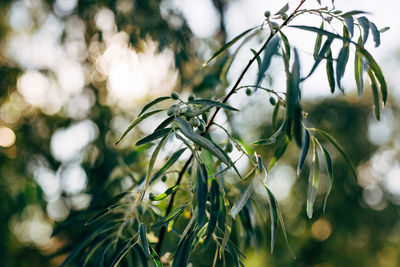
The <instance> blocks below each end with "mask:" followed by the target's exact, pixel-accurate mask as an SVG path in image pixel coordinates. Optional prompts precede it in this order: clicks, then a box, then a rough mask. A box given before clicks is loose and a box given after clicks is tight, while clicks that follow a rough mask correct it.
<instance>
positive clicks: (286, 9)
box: [275, 4, 289, 15]
mask: <svg viewBox="0 0 400 267" xmlns="http://www.w3.org/2000/svg"><path fill="white" fill-rule="evenodd" d="M288 10H289V4H285V5H284V6H283V7H282V8H281V9H279V11H278V12H276V13H275V15H280V14H283V13H285V12H286V11H288Z"/></svg>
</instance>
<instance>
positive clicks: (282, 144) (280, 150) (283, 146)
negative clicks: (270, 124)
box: [268, 136, 290, 169]
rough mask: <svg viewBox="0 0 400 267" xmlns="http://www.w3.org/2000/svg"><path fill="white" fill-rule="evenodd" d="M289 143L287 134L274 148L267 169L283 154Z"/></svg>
mask: <svg viewBox="0 0 400 267" xmlns="http://www.w3.org/2000/svg"><path fill="white" fill-rule="evenodd" d="M289 143H290V139H289V137H287V136H286V137H285V138H283V139H282V140H281V142H280V144H279V145H278V147H277V148H276V149H275V152H274V156H273V158H272V159H271V161H270V162H269V165H268V169H272V167H273V166H274V165H275V163H276V162H277V161H278V160H279V159H280V158H281V157H282V156H283V154H284V153H285V151H286V149H287V147H288V145H289Z"/></svg>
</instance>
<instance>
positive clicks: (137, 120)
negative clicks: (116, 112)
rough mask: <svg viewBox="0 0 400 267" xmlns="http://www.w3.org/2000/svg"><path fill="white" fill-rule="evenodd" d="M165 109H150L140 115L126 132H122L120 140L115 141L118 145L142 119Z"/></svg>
mask: <svg viewBox="0 0 400 267" xmlns="http://www.w3.org/2000/svg"><path fill="white" fill-rule="evenodd" d="M160 111H163V110H162V109H157V110H153V111H150V112H148V113H145V114H143V115H142V116H140V117H138V118H137V119H136V120H134V121H133V122H132V123H131V124H130V125H129V126H128V128H127V129H126V130H125V132H124V133H123V134H122V136H121V137H120V138H119V140H118V141H117V142H116V143H115V144H116V145H118V144H119V143H120V142H121V140H122V139H123V138H124V137H125V136H126V135H127V134H128V133H129V132H130V131H131V130H132V129H133V128H134V127H135V126H136V125H137V124H139V123H140V122H141V121H143V120H144V119H147V118H148V117H150V116H152V115H154V114H156V113H158V112H160Z"/></svg>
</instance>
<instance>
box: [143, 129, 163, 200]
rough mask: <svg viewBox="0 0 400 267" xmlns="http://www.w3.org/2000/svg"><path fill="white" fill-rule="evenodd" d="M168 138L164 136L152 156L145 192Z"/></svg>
mask: <svg viewBox="0 0 400 267" xmlns="http://www.w3.org/2000/svg"><path fill="white" fill-rule="evenodd" d="M167 137H168V136H164V137H163V139H161V141H160V143H158V145H157V146H156V148H155V149H154V151H153V154H151V158H150V162H149V166H148V168H147V173H146V179H145V190H146V189H147V187H148V186H149V181H150V177H151V174H152V172H153V168H154V164H155V163H156V159H157V156H158V154H159V153H160V150H161V148H162V146H163V145H164V143H165V142H166V141H167ZM143 194H144V191H143V193H142V197H143Z"/></svg>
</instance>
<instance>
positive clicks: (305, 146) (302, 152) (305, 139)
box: [297, 129, 310, 176]
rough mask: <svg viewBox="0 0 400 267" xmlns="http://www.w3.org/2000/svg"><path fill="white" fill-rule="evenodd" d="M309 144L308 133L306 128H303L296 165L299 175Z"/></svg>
mask: <svg viewBox="0 0 400 267" xmlns="http://www.w3.org/2000/svg"><path fill="white" fill-rule="evenodd" d="M309 146H310V134H309V133H308V131H307V130H306V129H304V135H303V145H302V147H301V150H300V157H299V164H298V165H297V176H299V175H300V172H301V170H302V169H303V165H304V162H305V160H306V157H307V153H308V148H309Z"/></svg>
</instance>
